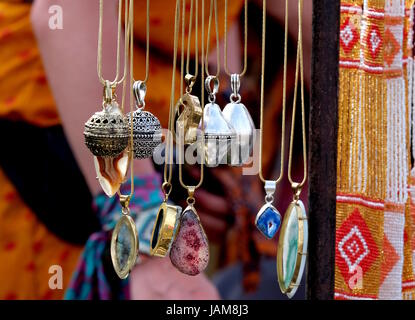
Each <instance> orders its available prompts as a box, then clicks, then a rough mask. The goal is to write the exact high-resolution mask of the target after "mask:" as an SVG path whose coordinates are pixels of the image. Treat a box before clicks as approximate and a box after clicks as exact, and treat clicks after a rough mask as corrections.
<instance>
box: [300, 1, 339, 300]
mask: <svg viewBox="0 0 415 320" xmlns="http://www.w3.org/2000/svg"><path fill="white" fill-rule="evenodd" d="M305 1H311V0H305ZM339 29H340V0H313V47H312V64H311V65H312V67H311V68H312V70H311V107H310V127H309V128H310V132H309V171H308V172H309V242H308V243H309V249H308V267H307V297H308V299H333V298H334V267H335V265H334V263H335V262H334V255H335V235H336V215H335V212H336V171H337V160H336V159H337V121H338V117H337V103H338V99H337V98H338V73H339V72H338V57H339Z"/></svg>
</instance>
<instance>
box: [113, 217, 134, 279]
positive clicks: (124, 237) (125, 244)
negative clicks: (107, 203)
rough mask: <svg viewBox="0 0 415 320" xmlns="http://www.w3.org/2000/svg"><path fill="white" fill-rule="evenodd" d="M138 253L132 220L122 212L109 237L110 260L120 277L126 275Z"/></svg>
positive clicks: (123, 277)
mask: <svg viewBox="0 0 415 320" xmlns="http://www.w3.org/2000/svg"><path fill="white" fill-rule="evenodd" d="M137 255H138V236H137V229H136V226H135V222H134V220H133V219H132V218H131V217H130V216H128V215H125V214H123V215H122V216H121V218H120V220H118V222H117V225H116V226H115V229H114V231H113V233H112V238H111V260H112V265H113V266H114V270H115V272H116V273H117V275H118V277H120V279H125V278H127V277H128V275H129V273H130V271H131V270H132V268H133V267H134V265H135V263H136V260H137Z"/></svg>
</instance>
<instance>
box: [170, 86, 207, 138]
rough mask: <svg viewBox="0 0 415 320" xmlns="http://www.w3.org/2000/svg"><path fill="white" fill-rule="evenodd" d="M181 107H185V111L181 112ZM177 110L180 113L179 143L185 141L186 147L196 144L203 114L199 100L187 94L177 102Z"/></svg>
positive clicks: (178, 119)
mask: <svg viewBox="0 0 415 320" xmlns="http://www.w3.org/2000/svg"><path fill="white" fill-rule="evenodd" d="M181 106H183V110H182V111H181V112H180V107H181ZM176 110H177V111H178V112H180V114H179V117H178V118H177V120H176V127H177V132H178V133H179V137H180V140H179V141H184V144H185V145H190V144H192V143H194V142H196V140H197V130H198V126H199V123H200V119H201V118H202V112H203V111H202V107H201V106H200V101H199V98H198V97H197V96H194V95H191V94H190V93H185V94H184V95H183V96H182V97H181V99H180V100H179V101H178V102H177V104H176ZM174 137H175V135H174ZM175 138H176V137H175ZM176 139H177V138H176Z"/></svg>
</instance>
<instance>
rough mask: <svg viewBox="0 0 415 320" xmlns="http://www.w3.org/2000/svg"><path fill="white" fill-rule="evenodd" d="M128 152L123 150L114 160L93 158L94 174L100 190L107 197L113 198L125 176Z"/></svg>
mask: <svg viewBox="0 0 415 320" xmlns="http://www.w3.org/2000/svg"><path fill="white" fill-rule="evenodd" d="M128 164H129V152H128V150H124V151H123V152H122V153H121V154H120V155H119V156H117V157H115V158H110V157H96V156H94V166H95V173H96V175H97V179H98V182H99V184H100V185H101V188H102V190H103V191H104V192H105V194H106V195H107V196H108V197H112V196H114V195H115V194H116V193H117V191H118V190H119V189H120V186H121V184H122V183H123V182H124V180H125V176H126V175H127V170H128Z"/></svg>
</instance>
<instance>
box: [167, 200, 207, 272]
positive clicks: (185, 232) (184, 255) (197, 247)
mask: <svg viewBox="0 0 415 320" xmlns="http://www.w3.org/2000/svg"><path fill="white" fill-rule="evenodd" d="M170 260H171V262H172V264H173V265H174V266H175V267H176V268H177V269H178V270H179V271H180V272H183V273H185V274H188V275H191V276H195V275H197V274H199V273H200V272H202V271H203V270H205V269H206V267H207V265H208V263H209V243H208V239H207V236H206V233H205V231H204V230H203V227H202V225H201V223H200V219H199V216H198V215H197V212H196V210H195V208H194V207H193V205H189V206H188V207H187V208H186V209H185V210H184V212H183V213H182V215H181V217H180V229H179V231H178V233H177V236H176V239H175V240H174V242H173V244H172V247H171V250H170Z"/></svg>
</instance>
